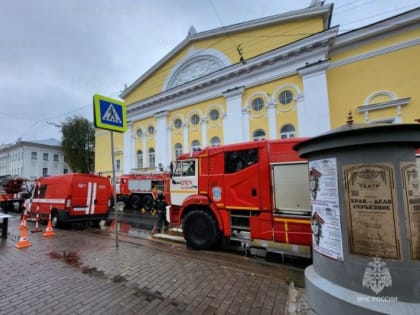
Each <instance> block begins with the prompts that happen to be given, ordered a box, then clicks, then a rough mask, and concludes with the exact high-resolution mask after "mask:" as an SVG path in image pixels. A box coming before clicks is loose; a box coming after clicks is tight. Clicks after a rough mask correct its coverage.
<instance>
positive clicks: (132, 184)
mask: <svg viewBox="0 0 420 315" xmlns="http://www.w3.org/2000/svg"><path fill="white" fill-rule="evenodd" d="M169 180H170V176H169V173H167V172H144V173H140V174H126V175H122V176H120V185H119V191H118V192H117V199H118V200H119V201H124V203H125V205H126V206H127V207H129V208H131V209H134V210H139V209H142V210H144V211H146V212H150V211H152V209H153V202H154V197H153V195H152V189H153V187H156V189H157V190H161V191H163V192H164V194H165V195H168V192H169Z"/></svg>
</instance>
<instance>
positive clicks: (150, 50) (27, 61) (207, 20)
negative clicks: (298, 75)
mask: <svg viewBox="0 0 420 315" xmlns="http://www.w3.org/2000/svg"><path fill="white" fill-rule="evenodd" d="M331 2H334V3H335V7H334V12H333V18H332V23H331V25H332V26H335V25H340V32H344V31H348V30H351V29H354V28H358V27H361V26H364V25H367V24H370V23H373V22H375V21H378V20H382V19H384V18H387V17H389V16H392V15H396V14H398V13H401V12H404V11H408V10H411V9H413V8H415V7H417V6H418V5H419V1H418V0H336V1H332V0H329V1H326V3H331ZM310 3H311V0H258V1H256V0H176V1H174V0H152V1H150V0H118V1H117V0H115V1H105V0H66V1H64V0H61V1H59V0H13V1H12V0H0V144H5V143H15V142H16V140H17V139H18V138H21V139H23V140H27V141H33V140H42V139H47V138H56V139H58V140H61V133H60V129H59V128H57V127H56V126H54V124H56V125H59V124H60V123H62V122H63V121H65V120H66V118H69V117H73V116H75V115H78V116H82V117H85V118H87V119H89V120H90V121H92V120H93V114H92V113H93V105H92V96H93V94H95V93H99V94H102V95H106V96H108V97H112V98H118V95H119V94H120V92H121V90H123V88H124V84H127V85H130V84H131V83H133V81H135V80H136V79H137V78H138V77H139V76H141V75H142V74H143V73H144V72H146V71H147V70H148V69H149V68H150V67H152V66H153V65H154V64H155V63H156V62H157V61H159V60H160V59H161V58H162V57H164V56H165V55H166V54H167V53H168V52H170V51H171V49H173V48H174V47H175V46H176V45H177V44H179V43H180V42H181V41H182V40H184V39H185V37H186V35H187V32H188V30H189V28H190V26H191V25H193V26H194V27H195V28H196V30H197V32H201V31H207V30H211V29H214V28H219V27H222V26H227V25H231V24H235V23H240V22H244V21H248V20H252V19H257V18H261V17H265V16H270V15H275V14H280V13H284V12H287V11H292V10H298V9H303V8H305V7H307V6H309V4H310Z"/></svg>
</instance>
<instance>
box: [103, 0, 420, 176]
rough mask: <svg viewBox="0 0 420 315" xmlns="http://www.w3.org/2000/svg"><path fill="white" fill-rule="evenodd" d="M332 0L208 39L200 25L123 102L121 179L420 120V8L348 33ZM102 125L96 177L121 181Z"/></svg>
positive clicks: (118, 147) (118, 151)
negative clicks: (177, 163) (210, 155)
mask: <svg viewBox="0 0 420 315" xmlns="http://www.w3.org/2000/svg"><path fill="white" fill-rule="evenodd" d="M333 7H334V6H333V5H332V4H326V5H323V4H321V3H320V2H318V1H313V4H312V5H311V6H309V7H306V8H303V9H301V10H295V11H291V12H287V13H282V14H277V15H273V16H268V17H265V18H261V19H257V20H252V21H247V22H243V23H239V24H234V25H230V26H225V27H222V28H217V29H212V30H208V31H203V32H197V31H196V30H195V29H194V27H191V28H190V30H189V31H188V34H187V36H186V38H185V39H184V40H183V41H182V42H180V43H179V44H178V45H177V46H176V47H175V48H174V49H172V50H171V51H170V52H169V53H168V54H167V55H166V56H165V57H163V58H162V59H161V60H160V61H159V62H158V63H156V64H155V65H154V66H153V67H152V68H150V69H149V70H148V71H147V72H146V73H144V74H142V75H141V76H140V77H139V78H138V79H137V80H136V81H135V82H133V83H132V84H131V85H129V86H128V87H127V88H126V89H125V90H124V91H123V92H122V93H121V95H120V98H121V99H123V100H124V102H125V103H126V104H127V121H128V122H127V123H128V130H127V131H126V132H125V133H114V156H115V167H116V175H117V176H119V175H121V174H126V173H135V172H140V171H142V170H146V169H148V170H155V169H161V168H166V167H167V166H168V165H169V163H170V161H171V160H174V159H175V158H176V157H177V155H179V154H181V153H185V152H191V151H193V150H196V149H198V148H203V147H205V146H215V145H223V144H229V143H236V142H243V141H252V140H258V139H263V138H265V139H278V138H289V137H297V136H305V137H306V136H315V135H319V134H321V133H323V132H326V131H328V130H330V129H332V128H336V127H338V126H341V125H343V124H344V123H345V121H346V119H347V115H348V113H349V112H350V111H351V113H352V116H353V120H354V122H355V123H367V124H368V123H378V122H388V123H413V122H414V119H417V118H420V63H419V56H420V45H419V44H420V8H417V9H414V10H411V11H408V12H405V13H402V14H399V15H397V16H393V17H391V18H388V19H386V20H382V21H379V22H376V23H374V24H370V25H366V26H364V27H362V28H359V29H355V30H352V31H350V32H345V33H339V25H338V26H332V25H331V17H332V14H333ZM110 143H111V142H110V134H109V132H108V131H105V130H100V129H97V130H96V152H95V171H96V172H102V173H103V174H104V175H112V163H111V157H110V152H111V144H110Z"/></svg>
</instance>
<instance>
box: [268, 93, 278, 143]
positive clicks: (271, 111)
mask: <svg viewBox="0 0 420 315" xmlns="http://www.w3.org/2000/svg"><path fill="white" fill-rule="evenodd" d="M267 107H268V108H267V114H268V132H269V139H277V138H278V137H277V135H278V134H280V131H279V133H277V132H278V131H277V123H276V121H277V119H276V118H277V115H276V105H275V104H274V101H273V100H271V99H270V100H269V101H268V105H267Z"/></svg>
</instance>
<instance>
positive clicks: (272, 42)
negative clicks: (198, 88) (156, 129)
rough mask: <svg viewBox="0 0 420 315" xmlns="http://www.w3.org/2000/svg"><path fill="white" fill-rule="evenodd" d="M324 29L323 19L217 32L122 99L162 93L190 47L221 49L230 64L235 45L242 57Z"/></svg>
mask: <svg viewBox="0 0 420 315" xmlns="http://www.w3.org/2000/svg"><path fill="white" fill-rule="evenodd" d="M321 30H323V21H322V18H312V19H308V20H300V21H292V22H287V23H284V24H280V25H272V26H268V27H264V28H259V29H254V30H250V31H246V32H238V33H233V34H230V35H229V36H226V35H219V36H215V37H212V38H209V39H203V40H200V41H196V42H193V43H191V44H190V45H188V46H187V47H185V48H184V49H183V50H181V51H180V52H179V53H178V54H176V55H175V56H173V57H172V58H171V60H169V61H168V62H167V63H166V64H164V65H162V66H161V68H160V69H158V70H157V71H156V72H155V73H153V74H152V75H151V76H150V77H149V78H147V79H146V80H145V81H144V82H142V84H141V85H140V86H138V87H136V89H134V90H133V91H132V92H131V93H130V94H129V95H127V96H126V97H125V99H124V101H125V102H126V103H127V105H128V106H129V105H130V104H132V103H134V102H136V101H139V100H142V99H145V98H147V97H150V96H153V95H156V94H158V93H160V92H162V89H163V85H164V82H165V80H166V79H167V77H168V75H169V74H170V71H171V70H172V68H173V67H175V66H176V65H177V63H178V62H180V61H181V60H182V58H184V57H185V56H186V55H187V53H188V51H189V50H190V48H195V49H206V48H212V49H216V50H219V51H221V52H223V53H224V54H225V55H226V56H227V57H228V59H229V60H230V61H231V63H232V64H235V63H238V62H239V55H238V52H237V46H238V45H241V46H240V47H241V49H242V52H243V56H244V57H245V59H247V58H252V57H255V56H257V55H260V54H262V53H264V52H267V51H270V50H273V49H276V48H278V47H281V46H284V45H286V44H288V43H291V42H294V41H296V40H298V39H301V38H304V37H307V36H310V35H312V34H314V33H316V32H319V31H321Z"/></svg>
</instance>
